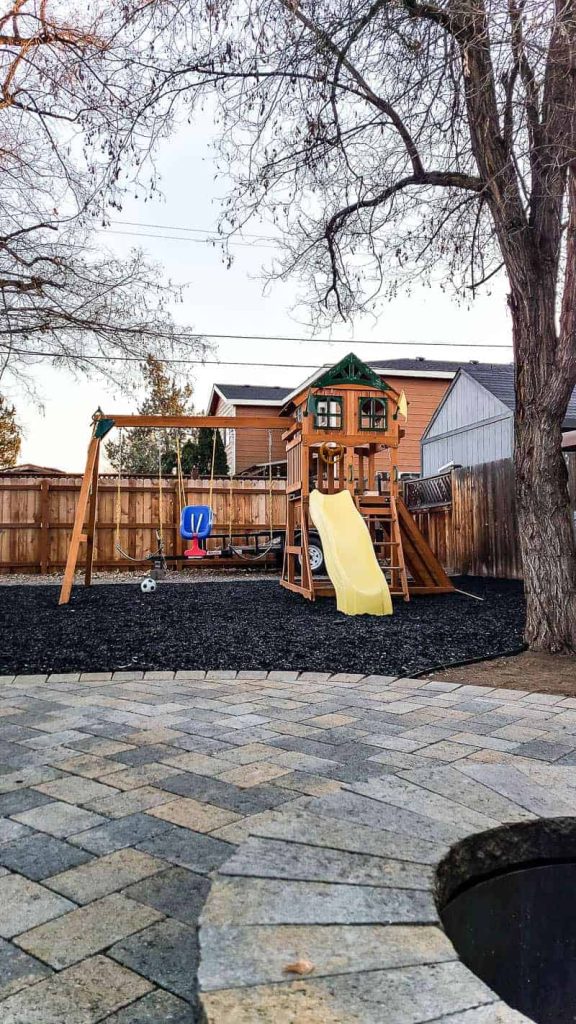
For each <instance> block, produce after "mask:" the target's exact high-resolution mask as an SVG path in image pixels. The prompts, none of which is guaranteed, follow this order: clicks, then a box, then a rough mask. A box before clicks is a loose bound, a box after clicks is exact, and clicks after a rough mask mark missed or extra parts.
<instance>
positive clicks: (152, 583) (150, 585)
mask: <svg viewBox="0 0 576 1024" xmlns="http://www.w3.org/2000/svg"><path fill="white" fill-rule="evenodd" d="M140 590H141V591H142V593H143V594H153V593H154V591H155V590H156V580H153V579H152V578H151V577H150V576H147V577H146V579H145V580H142V583H141V584H140Z"/></svg>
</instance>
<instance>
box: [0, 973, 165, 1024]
mask: <svg viewBox="0 0 576 1024" xmlns="http://www.w3.org/2000/svg"><path fill="white" fill-rule="evenodd" d="M152 988H153V986H152V985H151V984H150V983H149V982H148V981H146V980H145V979H144V978H141V977H140V976H139V975H138V974H134V972H133V971H129V970H126V969H125V968H123V967H121V966H120V964H117V963H115V962H114V961H113V960H109V959H108V958H107V957H105V956H95V957H91V958H90V959H88V960H84V961H83V962H82V963H80V964H76V965H75V966H74V967H69V968H68V970H65V971H62V973H61V974H55V975H53V976H52V977H51V978H49V979H48V980H47V981H42V982H40V983H39V984H38V985H33V986H32V987H31V988H28V989H25V990H24V991H22V992H19V993H18V994H17V995H13V996H10V997H9V998H8V999H6V1000H5V1001H4V1002H3V1003H2V1004H0V1005H1V1007H2V1024H64V1022H65V1024H97V1022H98V1021H101V1020H104V1019H105V1017H106V1015H109V1014H110V1013H112V1012H114V1011H115V1010H118V1009H120V1008H121V1007H123V1006H126V1005H127V1004H128V1003H130V1002H132V1001H134V1000H135V999H138V998H139V997H140V996H143V995H145V994H146V993H147V992H150V991H151V989H152Z"/></svg>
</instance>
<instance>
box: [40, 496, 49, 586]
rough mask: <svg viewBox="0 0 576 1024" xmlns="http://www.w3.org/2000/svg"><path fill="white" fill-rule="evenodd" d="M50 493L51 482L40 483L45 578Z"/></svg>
mask: <svg viewBox="0 0 576 1024" xmlns="http://www.w3.org/2000/svg"><path fill="white" fill-rule="evenodd" d="M49 491H50V481H49V480H42V481H41V482H40V573H41V575H42V576H45V575H46V573H47V572H48V560H49V543H48V542H49V536H48V530H49V527H50V523H49Z"/></svg>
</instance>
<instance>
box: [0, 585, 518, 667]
mask: <svg viewBox="0 0 576 1024" xmlns="http://www.w3.org/2000/svg"><path fill="white" fill-rule="evenodd" d="M454 582H455V585H456V586H458V587H462V589H464V590H467V591H469V592H470V593H473V594H476V595H477V596H480V597H482V598H483V599H484V600H483V601H482V602H480V601H475V600H473V599H472V598H469V597H466V596H464V595H463V594H447V595H441V596H438V597H421V598H416V599H413V600H412V601H411V602H410V603H408V604H405V603H404V602H402V601H395V603H394V615H393V616H392V617H389V618H374V617H371V616H358V617H354V618H350V617H347V616H344V615H341V614H340V613H338V612H337V611H336V607H335V603H334V601H333V600H321V601H317V602H315V603H310V602H308V601H306V600H304V599H303V598H300V597H298V596H297V595H294V594H291V593H288V592H287V591H285V590H283V589H282V588H281V587H280V586H276V585H275V584H274V583H272V582H270V581H269V580H263V581H262V582H250V585H245V584H244V583H242V582H237V581H235V582H222V583H213V584H212V583H203V584H202V585H201V586H195V584H194V583H193V582H191V583H190V584H189V585H180V586H177V587H176V586H162V584H161V583H160V584H159V586H158V589H157V591H156V593H155V594H152V595H144V594H142V593H141V592H140V588H139V580H137V579H135V580H134V583H133V584H125V585H122V584H116V585H113V586H105V585H101V586H98V587H92V588H83V587H77V588H75V589H74V591H73V596H72V600H71V602H70V604H69V605H67V606H63V607H59V606H58V594H59V590H58V587H56V586H42V587H34V586H10V587H2V586H0V635H1V641H0V674H29V673H34V674H36V673H48V672H90V671H118V670H122V669H143V670H153V669H166V670H179V669H180V670H182V669H189V670H190V669H236V670H241V669H261V670H273V669H278V668H279V667H280V668H283V669H293V670H298V671H321V672H362V673H366V674H372V673H374V674H380V675H394V676H403V675H407V676H409V675H410V673H411V672H420V671H422V670H424V669H426V668H428V667H429V668H432V667H435V666H438V665H441V664H447V663H449V662H456V661H464V660H467V659H469V658H480V657H491V656H494V655H497V654H505V653H507V652H509V651H511V650H514V649H515V648H517V647H518V646H519V645H520V644H521V642H522V629H523V624H524V599H523V590H522V584H521V583H519V582H517V581H514V580H492V579H479V578H468V577H467V578H461V579H457V580H455V581H454Z"/></svg>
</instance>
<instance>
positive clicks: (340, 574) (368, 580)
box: [310, 491, 392, 615]
mask: <svg viewBox="0 0 576 1024" xmlns="http://www.w3.org/2000/svg"><path fill="white" fill-rule="evenodd" d="M310 518H311V520H312V522H313V523H314V526H315V527H316V529H317V530H318V533H319V534H320V539H321V541H322V547H323V549H324V558H325V560H326V567H327V569H328V575H329V577H330V579H331V580H332V583H333V584H334V589H335V591H336V604H337V608H338V611H339V612H344V614H345V615H392V599H391V597H390V591H389V589H388V584H387V582H386V579H385V577H384V574H383V572H382V570H381V568H380V566H379V565H378V562H377V560H376V555H375V554H374V548H373V546H372V540H371V538H370V533H369V532H368V527H367V526H366V523H365V522H364V520H363V519H362V516H361V515H360V513H359V511H358V509H357V508H356V505H355V504H354V499H353V498H352V495H351V494H350V492H349V491H339V492H338V493H337V494H321V492H320V491H312V493H311V494H310Z"/></svg>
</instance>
